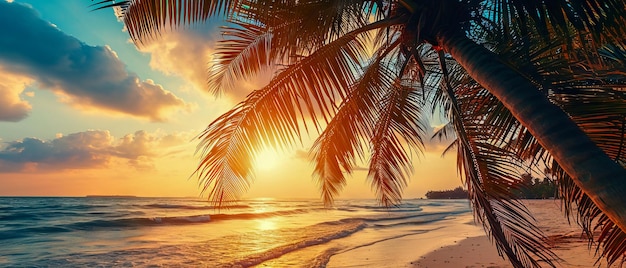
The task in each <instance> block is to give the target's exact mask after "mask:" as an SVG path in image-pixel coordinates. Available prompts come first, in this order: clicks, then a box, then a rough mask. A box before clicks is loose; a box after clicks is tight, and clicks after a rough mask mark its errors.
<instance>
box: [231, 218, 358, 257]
mask: <svg viewBox="0 0 626 268" xmlns="http://www.w3.org/2000/svg"><path fill="white" fill-rule="evenodd" d="M328 225H332V226H334V228H332V227H330V226H328ZM366 227H367V224H365V223H364V222H362V221H359V220H354V219H344V220H339V221H334V222H325V223H319V224H316V225H313V226H309V227H307V230H309V232H307V235H305V237H302V238H301V239H296V240H294V242H292V243H289V244H286V245H282V246H278V247H275V248H272V249H269V250H266V251H263V252H259V253H255V254H251V255H248V256H246V257H245V258H244V259H241V260H237V261H234V262H232V263H228V264H226V265H223V266H222V267H250V266H255V265H259V264H261V263H263V262H265V261H268V260H272V259H276V258H279V257H281V256H283V255H285V254H288V253H291V252H294V251H296V250H300V249H303V248H307V247H311V246H316V245H321V244H325V243H328V242H330V241H333V240H336V239H340V238H344V237H347V236H350V235H352V234H354V233H356V232H358V231H360V230H362V229H364V228H366ZM329 229H330V230H329Z"/></svg>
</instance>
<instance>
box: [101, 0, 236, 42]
mask: <svg viewBox="0 0 626 268" xmlns="http://www.w3.org/2000/svg"><path fill="white" fill-rule="evenodd" d="M94 6H95V7H96V8H95V9H102V8H109V7H120V8H121V10H122V17H123V20H124V24H125V25H126V28H127V29H128V33H129V35H130V37H131V38H132V39H133V41H135V43H143V42H145V41H147V40H150V39H153V38H155V37H158V36H159V35H160V34H161V33H162V32H163V31H164V30H168V29H173V28H176V27H179V26H181V25H190V24H192V23H195V22H201V21H206V20H207V19H208V18H210V17H213V16H229V15H231V14H232V13H233V12H234V11H235V10H236V7H238V6H239V0H175V1H172V0H128V1H124V0H122V1H119V0H105V1H100V2H98V3H96V4H94Z"/></svg>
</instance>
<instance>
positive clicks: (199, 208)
mask: <svg viewBox="0 0 626 268" xmlns="http://www.w3.org/2000/svg"><path fill="white" fill-rule="evenodd" d="M141 207H143V208H162V209H181V210H182V209H187V210H209V209H214V210H216V209H243V208H251V207H250V206H248V205H230V206H221V207H217V206H190V205H174V204H149V205H141Z"/></svg>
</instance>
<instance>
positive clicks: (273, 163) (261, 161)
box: [254, 149, 281, 171]
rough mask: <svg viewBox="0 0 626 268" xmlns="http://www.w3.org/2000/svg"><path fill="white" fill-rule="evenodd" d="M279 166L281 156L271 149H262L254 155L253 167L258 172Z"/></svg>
mask: <svg viewBox="0 0 626 268" xmlns="http://www.w3.org/2000/svg"><path fill="white" fill-rule="evenodd" d="M280 164H281V155H280V153H278V152H276V151H275V150H273V149H264V150H262V151H260V152H259V153H258V154H257V155H256V159H255V161H254V166H255V167H256V169H257V170H259V171H270V170H274V169H276V168H277V167H278V166H279V165H280Z"/></svg>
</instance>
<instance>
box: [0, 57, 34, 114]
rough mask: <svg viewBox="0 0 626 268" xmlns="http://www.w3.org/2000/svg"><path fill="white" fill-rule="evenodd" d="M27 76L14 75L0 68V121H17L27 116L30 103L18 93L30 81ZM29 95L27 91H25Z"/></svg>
mask: <svg viewBox="0 0 626 268" xmlns="http://www.w3.org/2000/svg"><path fill="white" fill-rule="evenodd" d="M31 82H32V79H29V78H28V77H24V76H20V75H14V74H10V73H8V72H7V71H6V70H3V69H2V68H0V121H9V122H17V121H21V120H22V119H24V118H26V117H27V116H28V113H29V112H30V110H31V105H30V103H28V102H27V101H25V100H23V99H22V98H20V94H21V93H22V92H23V91H24V89H25V88H26V85H27V84H29V83H31ZM25 95H26V96H29V94H28V93H25Z"/></svg>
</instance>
